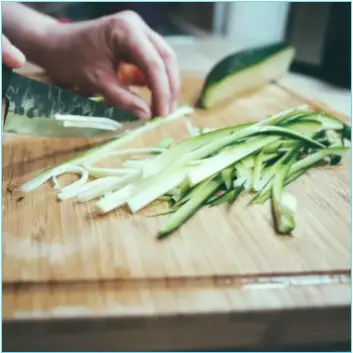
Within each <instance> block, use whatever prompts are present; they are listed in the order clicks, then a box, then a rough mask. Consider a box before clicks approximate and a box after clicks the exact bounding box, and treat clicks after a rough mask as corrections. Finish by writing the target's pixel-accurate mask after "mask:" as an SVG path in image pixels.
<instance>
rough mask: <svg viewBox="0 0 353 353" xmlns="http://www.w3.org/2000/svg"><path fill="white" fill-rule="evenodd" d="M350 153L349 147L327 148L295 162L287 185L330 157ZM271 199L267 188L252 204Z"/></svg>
mask: <svg viewBox="0 0 353 353" xmlns="http://www.w3.org/2000/svg"><path fill="white" fill-rule="evenodd" d="M348 151H349V148H348V147H333V148H325V149H321V150H319V151H318V152H316V153H313V154H311V155H309V156H307V157H305V158H303V159H301V160H299V161H297V162H295V163H294V164H293V165H292V166H291V168H290V170H289V172H288V176H287V178H286V181H285V185H288V184H289V183H291V182H292V181H294V180H296V179H298V178H299V177H300V176H301V175H303V174H304V173H305V172H306V171H307V170H308V169H310V168H311V167H312V166H313V165H315V164H316V163H318V162H320V161H321V160H322V159H324V158H325V157H328V156H330V155H336V154H337V155H344V154H345V153H346V152H348ZM270 197H271V190H270V188H269V187H265V188H264V189H263V190H262V191H261V192H260V193H259V194H257V195H256V196H255V197H254V198H253V200H251V203H264V202H265V201H267V200H268V199H269V198H270Z"/></svg>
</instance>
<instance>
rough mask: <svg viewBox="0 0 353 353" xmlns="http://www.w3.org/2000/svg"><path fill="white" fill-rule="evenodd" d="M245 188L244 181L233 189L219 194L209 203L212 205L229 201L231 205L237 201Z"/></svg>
mask: <svg viewBox="0 0 353 353" xmlns="http://www.w3.org/2000/svg"><path fill="white" fill-rule="evenodd" d="M243 190H244V183H243V184H241V185H239V186H237V187H235V188H234V189H232V190H229V191H227V192H225V193H223V194H222V195H219V196H217V197H215V198H214V199H212V201H211V202H209V203H208V205H209V206H210V207H214V206H218V205H221V204H222V203H225V202H228V204H229V205H231V204H232V203H234V202H235V200H236V199H237V198H238V196H239V195H240V194H241V192H242V191H243Z"/></svg>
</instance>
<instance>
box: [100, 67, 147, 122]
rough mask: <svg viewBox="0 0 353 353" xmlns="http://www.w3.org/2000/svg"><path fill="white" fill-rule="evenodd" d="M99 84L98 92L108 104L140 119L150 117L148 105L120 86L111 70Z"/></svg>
mask: <svg viewBox="0 0 353 353" xmlns="http://www.w3.org/2000/svg"><path fill="white" fill-rule="evenodd" d="M101 82H102V83H101V84H100V87H99V92H100V93H101V94H102V95H103V96H104V97H105V99H106V100H107V101H108V102H109V103H111V104H113V105H116V106H118V107H121V108H123V109H125V110H127V111H129V112H131V113H132V114H134V115H136V116H137V117H138V118H140V119H148V118H150V117H151V110H150V108H149V107H148V104H147V103H146V102H145V101H144V100H143V99H141V98H140V97H139V96H138V95H136V94H135V93H133V92H131V91H129V90H128V89H127V88H126V87H123V86H121V85H120V84H119V82H118V80H117V78H116V76H115V75H114V71H113V70H112V72H111V73H110V74H109V75H106V76H105V77H102V80H101Z"/></svg>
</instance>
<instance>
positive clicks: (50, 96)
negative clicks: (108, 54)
mask: <svg viewBox="0 0 353 353" xmlns="http://www.w3.org/2000/svg"><path fill="white" fill-rule="evenodd" d="M6 97H7V100H8V107H7V114H6V120H5V124H4V131H5V132H11V133H18V134H26V135H40V136H62V137H91V136H97V135H105V134H112V131H108V132H107V131H102V130H98V129H89V128H84V129H83V128H67V127H63V126H62V125H61V124H60V123H59V122H57V121H56V120H54V119H53V117H54V115H55V114H57V113H59V114H70V115H82V116H96V117H106V118H110V119H113V120H115V121H118V122H120V123H122V124H124V125H123V129H122V130H119V133H120V132H121V131H124V130H126V128H130V129H131V128H132V127H135V126H141V125H142V124H144V123H143V122H142V121H140V120H139V119H138V118H137V117H135V116H133V115H132V114H131V113H129V112H127V111H125V110H123V109H119V108H116V107H109V106H107V105H105V104H104V103H101V102H95V101H92V100H91V99H89V98H88V97H85V96H82V95H80V94H77V93H75V92H72V91H69V90H65V89H61V88H59V87H57V86H54V85H50V84H45V83H42V82H38V81H35V80H32V79H30V78H27V77H25V76H22V75H19V74H17V73H15V72H14V73H13V74H12V77H11V81H10V83H9V85H8V87H7V90H6ZM125 125H126V126H125Z"/></svg>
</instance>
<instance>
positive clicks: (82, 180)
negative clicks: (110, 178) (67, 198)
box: [55, 166, 89, 192]
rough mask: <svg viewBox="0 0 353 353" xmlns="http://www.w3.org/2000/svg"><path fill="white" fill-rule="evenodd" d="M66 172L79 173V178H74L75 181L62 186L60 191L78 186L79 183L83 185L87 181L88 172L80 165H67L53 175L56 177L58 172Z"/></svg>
mask: <svg viewBox="0 0 353 353" xmlns="http://www.w3.org/2000/svg"><path fill="white" fill-rule="evenodd" d="M66 173H75V174H81V178H80V179H78V180H76V181H75V182H73V183H71V184H69V185H66V186H64V187H62V188H61V189H60V190H61V192H67V191H69V190H73V189H75V188H77V187H80V186H81V185H84V184H85V183H86V182H87V181H88V178H89V174H88V172H87V170H85V169H84V168H82V167H78V166H67V167H66V168H64V169H63V170H62V171H61V172H60V173H58V174H56V175H55V176H56V177H57V176H58V175H60V174H66Z"/></svg>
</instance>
